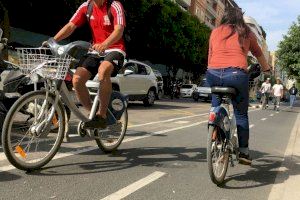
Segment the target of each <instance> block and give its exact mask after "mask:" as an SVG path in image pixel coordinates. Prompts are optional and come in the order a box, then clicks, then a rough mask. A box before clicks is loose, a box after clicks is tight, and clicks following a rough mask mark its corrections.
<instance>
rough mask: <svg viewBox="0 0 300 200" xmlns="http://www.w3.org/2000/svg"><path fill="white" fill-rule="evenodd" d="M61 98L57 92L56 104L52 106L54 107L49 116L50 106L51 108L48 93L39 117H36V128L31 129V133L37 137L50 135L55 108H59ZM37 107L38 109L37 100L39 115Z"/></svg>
mask: <svg viewBox="0 0 300 200" xmlns="http://www.w3.org/2000/svg"><path fill="white" fill-rule="evenodd" d="M59 98H60V97H59V93H58V92H56V93H55V100H54V103H53V104H52V106H51V108H50V113H49V114H48V113H47V111H48V106H49V91H46V99H45V100H44V102H43V105H42V106H41V108H40V110H39V114H38V115H37V117H35V118H36V119H35V124H36V126H33V127H32V128H31V132H32V133H34V134H35V136H41V135H46V134H48V133H49V131H50V129H51V125H52V124H53V118H54V115H55V108H57V106H58V102H59ZM37 107H38V106H37V102H36V100H35V113H38V112H37ZM45 115H48V116H47V117H46V118H45V119H44V120H42V118H43V117H44V116H45ZM41 120H42V121H41ZM40 121H41V122H40Z"/></svg>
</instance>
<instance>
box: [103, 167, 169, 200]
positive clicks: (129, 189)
mask: <svg viewBox="0 0 300 200" xmlns="http://www.w3.org/2000/svg"><path fill="white" fill-rule="evenodd" d="M164 175H166V173H165V172H160V171H156V172H153V173H152V174H150V175H149V176H146V177H145V178H142V179H140V180H138V181H136V182H134V183H132V184H130V185H128V186H126V187H124V188H123V189H120V190H119V191H117V192H115V193H113V194H111V195H109V196H107V197H105V198H103V199H101V200H120V199H123V198H125V197H127V196H128V195H130V194H132V193H134V192H136V191H137V190H139V189H141V188H143V187H145V186H146V185H149V184H150V183H152V182H154V181H156V180H158V179H159V178H161V177H163V176H164Z"/></svg>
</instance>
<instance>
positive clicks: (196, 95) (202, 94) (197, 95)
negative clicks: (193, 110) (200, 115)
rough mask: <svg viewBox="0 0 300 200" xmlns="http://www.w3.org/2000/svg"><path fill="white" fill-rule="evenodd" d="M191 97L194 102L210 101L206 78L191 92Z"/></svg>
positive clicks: (209, 90)
mask: <svg viewBox="0 0 300 200" xmlns="http://www.w3.org/2000/svg"><path fill="white" fill-rule="evenodd" d="M192 97H193V99H194V100H195V101H198V100H199V99H201V100H204V101H211V89H210V87H209V85H208V83H207V82H206V78H204V79H203V80H202V81H201V83H200V84H199V86H198V87H197V88H196V90H195V91H194V92H193V94H192Z"/></svg>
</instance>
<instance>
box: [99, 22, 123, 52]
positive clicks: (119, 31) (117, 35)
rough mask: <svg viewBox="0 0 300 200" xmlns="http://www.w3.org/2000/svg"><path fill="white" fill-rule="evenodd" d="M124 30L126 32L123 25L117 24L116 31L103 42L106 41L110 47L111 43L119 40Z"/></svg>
mask: <svg viewBox="0 0 300 200" xmlns="http://www.w3.org/2000/svg"><path fill="white" fill-rule="evenodd" d="M123 32H124V27H123V26H122V25H115V26H114V31H113V32H112V33H111V34H110V36H109V37H108V38H107V39H106V40H105V41H104V42H103V43H105V44H106V46H107V47H110V46H111V45H113V44H114V43H116V42H118V41H119V40H120V39H121V38H122V36H123Z"/></svg>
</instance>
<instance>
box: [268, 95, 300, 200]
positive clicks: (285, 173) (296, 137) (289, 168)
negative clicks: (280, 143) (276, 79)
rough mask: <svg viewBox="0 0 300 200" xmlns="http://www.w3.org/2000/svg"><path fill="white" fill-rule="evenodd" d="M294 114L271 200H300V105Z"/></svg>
mask: <svg viewBox="0 0 300 200" xmlns="http://www.w3.org/2000/svg"><path fill="white" fill-rule="evenodd" d="M293 112H298V116H297V119H296V121H295V124H294V127H293V130H292V134H291V136H290V139H289V143H288V146H287V149H286V152H285V155H284V159H283V163H282V165H281V167H280V168H279V169H278V174H277V177H276V180H275V184H274V186H273V187H272V190H271V192H270V195H269V200H298V199H300V103H299V101H298V103H297V104H296V107H295V108H293Z"/></svg>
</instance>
